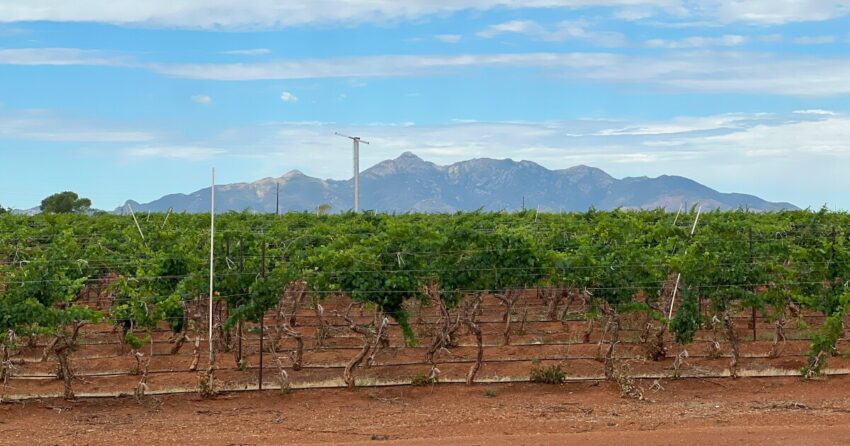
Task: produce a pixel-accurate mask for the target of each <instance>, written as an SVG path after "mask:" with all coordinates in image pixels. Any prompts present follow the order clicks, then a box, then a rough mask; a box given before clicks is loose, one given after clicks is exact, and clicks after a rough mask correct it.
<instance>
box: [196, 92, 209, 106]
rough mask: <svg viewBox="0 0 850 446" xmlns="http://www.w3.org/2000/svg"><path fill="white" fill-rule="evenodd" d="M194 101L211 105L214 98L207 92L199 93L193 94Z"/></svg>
mask: <svg viewBox="0 0 850 446" xmlns="http://www.w3.org/2000/svg"><path fill="white" fill-rule="evenodd" d="M192 102H194V103H196V104H201V105H210V104H212V98H211V97H209V96H207V95H205V94H199V95H195V96H192Z"/></svg>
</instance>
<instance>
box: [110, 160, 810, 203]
mask: <svg viewBox="0 0 850 446" xmlns="http://www.w3.org/2000/svg"><path fill="white" fill-rule="evenodd" d="M277 184H280V209H281V212H286V211H312V210H314V209H315V208H316V206H318V205H320V204H322V203H327V204H330V205H331V208H332V210H333V211H335V212H339V211H344V210H348V209H350V208H351V206H352V201H353V200H352V197H351V195H352V187H353V186H352V181H351V180H347V181H336V180H321V179H318V178H313V177H309V176H306V175H304V174H303V173H301V172H299V171H291V172H289V173H287V174H285V175H283V176H281V177H279V178H264V179H262V180H259V181H256V182H253V183H237V184H228V185H221V186H216V204H217V206H216V208H217V210H218V211H219V212H225V211H242V210H246V209H247V210H250V211H254V212H274V211H275V193H276V188H277ZM360 186H361V187H360V191H361V208H363V209H374V210H379V211H396V212H408V211H414V212H453V211H458V210H474V209H478V208H483V209H485V210H491V211H496V210H502V209H505V210H514V209H519V208H521V207H522V206H523V202H524V205H525V206H526V207H527V208H532V209H534V208H538V207H539V208H540V209H541V210H545V211H558V210H564V211H583V210H586V209H588V208H590V207H595V208H597V209H614V208H618V207H622V208H647V209H652V208H658V207H664V208H667V209H669V210H675V209H678V208H679V206H680V205H683V204H684V205H690V204H694V203H700V204H702V205H703V207H705V208H709V209H710V208H720V209H735V208H738V207H746V208H749V209H753V210H777V209H796V207H795V206H794V205H792V204H790V203H772V202H768V201H765V200H762V199H760V198H758V197H756V196H753V195H745V194H734V193H732V194H730V193H721V192H718V191H716V190H714V189H711V188H709V187H707V186H704V185H702V184H699V183H697V182H695V181H693V180H690V179H687V178H684V177H679V176H668V175H663V176H660V177H658V178H647V177H629V178H623V179H616V178H613V177H611V176H610V175H608V174H607V173H605V172H604V171H602V170H601V169H597V168H594V167H588V166H575V167H571V168H569V169H562V170H549V169H546V168H545V167H543V166H540V165H539V164H536V163H533V162H531V161H513V160H509V159H507V160H495V159H489V158H480V159H473V160H468V161H461V162H458V163H455V164H452V165H450V166H439V165H436V164H434V163H431V162H427V161H424V160H422V159H421V158H419V157H417V156H416V155H414V154H412V153H410V152H405V153H404V154H402V155H401V156H399V157H398V158H396V159H393V160H387V161H383V162H380V163H378V164H376V165H375V166H372V167H370V168H369V169H367V170H365V171H364V172H362V173H361V176H360ZM209 193H210V191H209V188H206V189H201V190H199V191H196V192H194V193H191V194H188V195H186V194H173V195H166V196H164V197H162V198H160V199H158V200H155V201H152V202H150V203H146V204H139V203H136V202H134V201H130V202H129V203H130V204H131V205H132V206H133V208H134V209H135V210H139V211H147V210H152V211H166V210H168V209H169V208H171V209H174V210H175V211H177V212H184V211H185V212H207V211H209ZM124 207H126V205H125V206H122V208H119V209H118V211H121V210H122V209H123V208H124Z"/></svg>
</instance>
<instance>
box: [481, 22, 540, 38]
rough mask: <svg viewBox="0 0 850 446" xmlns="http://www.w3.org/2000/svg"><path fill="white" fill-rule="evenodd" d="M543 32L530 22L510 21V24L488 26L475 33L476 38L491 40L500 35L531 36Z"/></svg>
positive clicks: (535, 23)
mask: <svg viewBox="0 0 850 446" xmlns="http://www.w3.org/2000/svg"><path fill="white" fill-rule="evenodd" d="M540 32H543V27H542V26H540V25H539V24H537V22H534V21H531V20H511V21H510V22H504V23H498V24H495V25H490V26H488V27H487V28H485V29H483V30H481V31H479V32H477V33H476V35H477V36H478V37H483V38H485V39H491V38H493V37H496V36H498V35H501V34H509V33H516V34H533V33H540Z"/></svg>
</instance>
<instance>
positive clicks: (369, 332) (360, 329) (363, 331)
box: [342, 303, 377, 389]
mask: <svg viewBox="0 0 850 446" xmlns="http://www.w3.org/2000/svg"><path fill="white" fill-rule="evenodd" d="M353 306H354V304H353V303H352V304H350V305H349V306H348V309H346V311H345V315H344V316H343V319H344V320H345V322H347V323H348V327H349V329H351V331H353V332H354V333H357V334H359V335H361V336H363V348H361V349H360V351H359V352H357V355H356V356H355V357H354V358H352V359H351V361H349V362H348V364H346V365H345V370H343V372H342V380H343V381H344V382H345V385H346V386H348V388H349V389H353V388H354V385H355V379H354V369H355V368H356V367H357V366H358V365H360V363H361V362H363V359H365V358H366V356H367V355H368V354H369V350H371V349H372V343H373V342H374V339H375V337H376V335H377V334H376V332H375V331H374V330H373V329H371V328H369V327H364V326H361V325H358V324H356V323H355V322H354V321H353V320H352V319H351V316H350V314H351V308H352V307H353Z"/></svg>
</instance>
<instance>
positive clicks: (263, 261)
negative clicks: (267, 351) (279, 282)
mask: <svg viewBox="0 0 850 446" xmlns="http://www.w3.org/2000/svg"><path fill="white" fill-rule="evenodd" d="M260 276H262V277H266V242H265V241H263V252H262V257H261V259H260ZM265 317H266V313H265V312H263V314H261V315H260V376H259V379H260V382H259V386H258V387H259V390H263V338H264V337H265V334H266V332H265V328H264V323H263V320H264V319H265Z"/></svg>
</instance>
